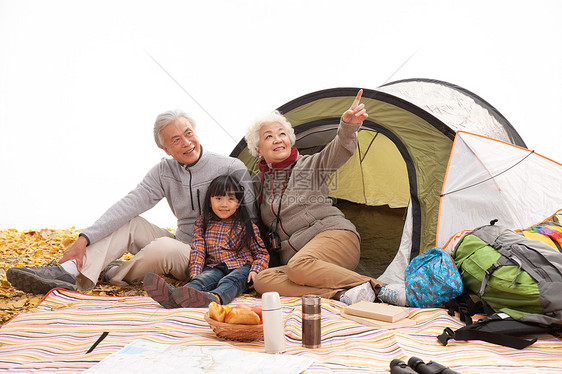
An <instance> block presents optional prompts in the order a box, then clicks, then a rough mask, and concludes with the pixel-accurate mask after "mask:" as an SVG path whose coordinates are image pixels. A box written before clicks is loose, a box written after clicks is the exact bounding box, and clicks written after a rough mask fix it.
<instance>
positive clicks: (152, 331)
mask: <svg viewBox="0 0 562 374" xmlns="http://www.w3.org/2000/svg"><path fill="white" fill-rule="evenodd" d="M234 303H237V304H248V305H259V304H260V303H261V302H260V300H259V299H257V298H253V297H238V298H237V299H236V300H235V301H234ZM282 306H283V312H284V315H285V317H286V323H285V337H286V343H287V351H286V353H285V354H286V355H300V356H305V357H310V358H312V359H313V360H314V362H313V364H312V365H311V366H310V367H309V368H308V369H307V370H306V371H305V373H388V372H389V363H390V361H391V360H392V359H394V358H398V359H401V360H404V361H407V360H408V358H409V357H411V356H416V357H419V358H421V359H422V360H424V361H425V362H428V361H430V360H433V361H436V362H439V363H440V364H443V365H445V366H449V367H450V368H452V369H454V370H456V371H458V372H459V373H475V374H476V373H477V374H482V373H499V372H509V373H562V356H561V354H560V352H562V340H560V339H557V338H555V337H552V336H550V335H546V336H543V337H541V339H539V340H538V341H537V342H536V343H535V344H533V345H532V346H530V347H528V348H525V349H523V350H515V349H511V348H506V347H501V346H496V345H493V344H489V343H484V342H479V341H475V342H462V341H461V342H458V341H450V342H449V344H448V345H447V346H445V347H444V346H442V345H441V344H440V343H439V342H438V341H437V339H436V336H437V335H438V334H440V333H441V332H442V331H443V329H444V328H445V327H451V328H452V329H457V328H459V327H461V326H462V325H461V323H460V322H459V321H458V319H456V318H453V317H451V316H449V315H448V314H447V313H446V311H445V310H442V309H415V308H412V309H411V312H410V318H411V319H413V320H414V321H415V322H416V325H415V326H413V327H402V328H397V329H375V328H373V327H368V326H364V325H361V324H358V323H356V322H354V321H351V320H348V319H346V318H343V317H341V315H340V311H341V309H342V307H343V306H344V304H342V303H340V302H338V301H334V300H327V299H323V300H322V346H321V348H318V349H305V348H303V347H302V346H301V301H300V298H282ZM205 312H206V309H196V308H192V309H172V310H169V309H164V308H162V307H160V306H159V305H158V304H157V303H155V302H154V301H153V300H152V299H150V298H147V297H119V298H118V297H103V296H91V295H84V294H80V293H76V292H71V291H66V290H59V289H57V290H53V291H51V292H50V293H49V294H48V295H46V297H45V298H44V300H43V301H42V302H41V303H40V304H39V305H38V306H37V307H36V308H34V309H33V310H31V311H29V312H26V313H22V314H20V315H18V316H16V317H15V318H14V319H12V320H11V321H10V322H8V323H6V324H5V325H3V326H2V327H1V328H0V372H18V373H19V372H40V373H51V372H56V373H76V372H81V371H84V370H86V369H88V368H91V367H92V366H94V365H95V364H97V363H98V362H100V361H101V360H103V359H104V358H106V357H107V356H109V355H110V354H112V353H114V352H117V351H119V350H121V349H122V348H123V347H125V346H126V345H127V344H129V343H131V342H134V341H136V340H138V339H143V340H148V341H152V342H157V343H165V344H174V345H176V344H177V345H186V346H187V345H193V346H195V345H197V346H201V347H211V348H212V347H229V348H236V349H240V350H245V351H250V352H264V345H263V342H252V343H242V342H231V341H225V340H221V339H218V338H217V337H216V336H215V335H214V333H213V332H212V330H211V329H210V328H209V326H208V324H207V323H206V322H205V320H204V319H203V315H204V314H205ZM104 331H107V332H109V334H108V335H107V337H106V338H105V339H104V340H103V341H101V342H100V344H99V345H98V346H97V347H96V348H95V349H94V350H93V351H92V352H91V353H86V352H87V351H88V349H89V348H90V347H91V346H92V345H93V343H94V342H96V340H98V338H99V337H100V335H101V334H102V333H103V332H104ZM116 370H118V369H117V368H116Z"/></svg>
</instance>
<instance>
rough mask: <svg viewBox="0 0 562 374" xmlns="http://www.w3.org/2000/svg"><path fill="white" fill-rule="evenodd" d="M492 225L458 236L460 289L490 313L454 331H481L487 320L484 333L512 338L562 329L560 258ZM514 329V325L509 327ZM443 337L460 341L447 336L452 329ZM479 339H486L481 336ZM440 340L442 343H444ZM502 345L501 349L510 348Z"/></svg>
mask: <svg viewBox="0 0 562 374" xmlns="http://www.w3.org/2000/svg"><path fill="white" fill-rule="evenodd" d="M493 223H494V222H492V224H491V225H489V226H483V227H479V228H477V229H475V230H473V231H472V232H470V233H468V234H466V235H465V236H463V237H462V238H461V240H460V241H459V242H458V243H457V245H456V246H455V250H454V252H453V259H454V261H455V264H456V265H457V267H458V269H459V272H460V274H461V277H462V279H463V283H464V286H465V289H468V290H470V291H472V292H473V293H475V294H476V295H477V296H478V297H479V298H480V299H481V300H482V302H483V304H484V306H485V307H488V308H489V309H490V310H491V311H493V312H495V315H492V317H494V318H489V319H483V320H480V321H478V322H477V325H476V326H473V327H470V326H466V327H464V328H462V329H459V330H457V332H459V331H460V330H463V329H464V330H463V331H466V330H471V331H475V330H482V329H483V330H486V329H489V327H483V326H484V325H486V324H490V323H492V321H493V328H492V329H491V330H490V331H488V335H490V334H491V335H494V334H499V335H501V334H502V333H505V334H507V335H516V334H515V333H514V332H513V331H515V330H517V329H519V330H523V329H524V331H525V332H526V333H532V332H533V331H534V332H535V333H543V332H545V331H555V330H558V329H560V328H562V292H560V290H561V289H562V254H561V253H560V252H558V251H557V250H556V249H554V248H553V247H551V246H549V245H548V244H546V243H544V242H542V241H538V240H531V239H528V238H526V237H524V236H523V235H521V234H517V233H515V232H514V231H512V230H509V229H506V228H504V227H501V226H496V225H494V224H493ZM465 299H466V295H465ZM465 312H466V310H465ZM471 313H472V312H470V313H467V314H468V315H470V314H471ZM498 315H499V316H500V318H496V317H498ZM465 322H467V324H470V322H471V321H465ZM508 323H509V324H510V326H511V327H509V326H508ZM513 326H519V327H518V328H515V329H513V328H512V327H513ZM545 327H547V328H546V329H545ZM511 330H513V331H512V332H510V331H511ZM445 333H447V334H446V335H448V336H449V338H455V339H456V338H459V339H463V338H462V337H459V336H455V334H451V333H452V331H448V332H447V331H444V334H445ZM460 335H462V332H461V334H460ZM441 337H442V336H441ZM471 339H473V337H472V338H471ZM478 339H481V340H486V341H491V340H489V339H488V340H487V339H486V338H484V337H478ZM441 340H442V339H440V341H441ZM443 340H445V343H444V344H446V340H448V339H443ZM463 340H466V339H463ZM508 340H509V339H508ZM516 340H517V339H513V342H515V341H516ZM441 342H442V343H443V341H441ZM491 342H493V343H497V342H495V341H491ZM530 342H531V343H530V344H532V341H530ZM507 343H508V344H502V345H507V346H511V345H509V343H510V342H507ZM497 344H501V343H497ZM514 348H519V347H514Z"/></svg>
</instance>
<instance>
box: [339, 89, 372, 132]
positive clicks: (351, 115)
mask: <svg viewBox="0 0 562 374" xmlns="http://www.w3.org/2000/svg"><path fill="white" fill-rule="evenodd" d="M362 95H363V90H362V89H361V90H359V92H358V93H357V96H355V100H353V104H351V108H349V109H348V110H346V111H345V113H344V114H343V116H342V119H343V120H344V122H347V123H353V124H355V125H358V124H360V123H363V121H365V120H366V119H367V117H369V116H368V115H367V111H366V110H365V104H359V101H361V96H362Z"/></svg>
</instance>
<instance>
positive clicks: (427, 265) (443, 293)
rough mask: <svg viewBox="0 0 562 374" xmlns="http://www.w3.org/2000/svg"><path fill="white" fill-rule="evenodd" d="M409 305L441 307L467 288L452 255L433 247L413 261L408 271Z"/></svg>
mask: <svg viewBox="0 0 562 374" xmlns="http://www.w3.org/2000/svg"><path fill="white" fill-rule="evenodd" d="M404 276H405V287H406V299H407V300H408V305H410V306H412V307H417V308H434V307H438V306H440V305H442V304H444V303H446V302H448V301H449V300H452V299H454V298H456V297H458V296H459V295H460V294H461V293H462V290H463V284H462V279H461V275H460V274H459V271H458V269H457V267H456V266H455V263H454V262H453V259H452V258H451V255H450V254H448V253H447V252H445V251H444V250H443V249H441V248H439V247H433V248H431V249H430V250H429V251H427V252H424V253H422V254H420V255H418V256H416V257H414V259H413V260H412V261H411V262H410V264H409V265H408V266H407V267H406V271H405V272H404Z"/></svg>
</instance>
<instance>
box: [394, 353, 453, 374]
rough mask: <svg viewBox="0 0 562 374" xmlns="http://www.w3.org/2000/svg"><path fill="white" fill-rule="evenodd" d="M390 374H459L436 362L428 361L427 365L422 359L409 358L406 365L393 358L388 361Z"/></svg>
mask: <svg viewBox="0 0 562 374" xmlns="http://www.w3.org/2000/svg"><path fill="white" fill-rule="evenodd" d="M390 373H391V374H412V373H413V374H416V373H417V374H459V373H458V372H456V371H454V370H452V369H449V368H448V367H446V366H443V365H441V364H438V363H437V362H433V361H429V362H428V363H427V364H426V363H425V362H423V361H422V359H420V358H417V357H410V359H409V360H408V365H406V363H405V362H404V361H402V360H399V359H397V358H395V359H394V360H392V361H390Z"/></svg>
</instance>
